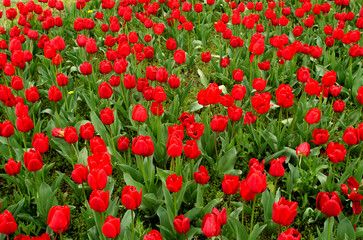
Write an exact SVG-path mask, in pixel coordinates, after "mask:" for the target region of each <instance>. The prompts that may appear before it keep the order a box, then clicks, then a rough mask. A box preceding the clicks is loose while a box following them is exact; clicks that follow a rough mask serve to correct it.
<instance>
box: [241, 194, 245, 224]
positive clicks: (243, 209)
mask: <svg viewBox="0 0 363 240" xmlns="http://www.w3.org/2000/svg"><path fill="white" fill-rule="evenodd" d="M245 208H246V201H245V200H243V208H242V220H241V222H242V226H244V225H243V221H244V216H245Z"/></svg>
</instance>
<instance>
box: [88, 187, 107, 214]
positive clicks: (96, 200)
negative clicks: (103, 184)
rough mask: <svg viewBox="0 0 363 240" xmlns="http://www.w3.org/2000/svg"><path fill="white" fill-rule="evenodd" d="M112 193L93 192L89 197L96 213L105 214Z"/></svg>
mask: <svg viewBox="0 0 363 240" xmlns="http://www.w3.org/2000/svg"><path fill="white" fill-rule="evenodd" d="M109 197H110V193H109V191H108V190H107V192H105V191H102V190H97V189H96V190H93V192H92V193H91V196H90V197H89V205H90V207H91V209H93V210H95V211H96V212H104V211H106V209H107V208H108V204H109Z"/></svg>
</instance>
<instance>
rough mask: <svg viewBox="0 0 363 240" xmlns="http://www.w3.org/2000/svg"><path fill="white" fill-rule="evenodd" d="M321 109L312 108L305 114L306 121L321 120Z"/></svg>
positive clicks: (310, 122)
mask: <svg viewBox="0 0 363 240" xmlns="http://www.w3.org/2000/svg"><path fill="white" fill-rule="evenodd" d="M320 117H321V111H320V109H319V108H312V109H310V110H309V111H308V113H307V114H306V116H305V121H306V122H307V123H308V124H314V123H318V122H319V121H320Z"/></svg>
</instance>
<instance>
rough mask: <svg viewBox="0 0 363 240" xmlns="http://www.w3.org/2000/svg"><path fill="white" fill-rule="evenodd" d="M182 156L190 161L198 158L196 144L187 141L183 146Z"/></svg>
mask: <svg viewBox="0 0 363 240" xmlns="http://www.w3.org/2000/svg"><path fill="white" fill-rule="evenodd" d="M184 154H185V156H186V157H188V158H190V159H195V158H197V157H199V156H200V154H201V151H200V150H199V149H198V144H197V142H196V141H195V140H188V141H186V143H185V146H184Z"/></svg>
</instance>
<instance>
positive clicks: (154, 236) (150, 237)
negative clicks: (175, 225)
mask: <svg viewBox="0 0 363 240" xmlns="http://www.w3.org/2000/svg"><path fill="white" fill-rule="evenodd" d="M143 240H163V237H162V236H161V234H160V233H159V232H158V231H157V230H151V231H150V232H149V233H148V234H147V235H145V236H144V238H143Z"/></svg>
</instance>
